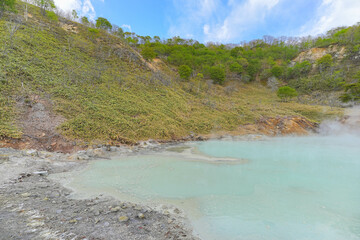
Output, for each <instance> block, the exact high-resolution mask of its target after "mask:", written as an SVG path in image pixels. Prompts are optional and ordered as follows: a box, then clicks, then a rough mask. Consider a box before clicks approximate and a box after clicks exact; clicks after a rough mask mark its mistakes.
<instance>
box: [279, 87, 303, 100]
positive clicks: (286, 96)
mask: <svg viewBox="0 0 360 240" xmlns="http://www.w3.org/2000/svg"><path fill="white" fill-rule="evenodd" d="M277 96H278V97H279V98H281V99H282V100H283V101H285V102H288V101H289V100H290V99H291V98H294V97H297V96H298V93H297V92H296V90H295V89H293V88H291V87H289V86H284V87H280V88H279V89H278V91H277Z"/></svg>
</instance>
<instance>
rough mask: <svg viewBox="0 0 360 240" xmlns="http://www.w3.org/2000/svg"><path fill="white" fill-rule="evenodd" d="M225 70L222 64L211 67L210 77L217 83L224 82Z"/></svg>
mask: <svg viewBox="0 0 360 240" xmlns="http://www.w3.org/2000/svg"><path fill="white" fill-rule="evenodd" d="M225 77H226V75H225V70H224V68H222V67H220V66H214V67H211V68H210V78H211V79H212V80H214V82H215V83H217V84H223V83H224V81H225Z"/></svg>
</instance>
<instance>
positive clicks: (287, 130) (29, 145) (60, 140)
mask: <svg viewBox="0 0 360 240" xmlns="http://www.w3.org/2000/svg"><path fill="white" fill-rule="evenodd" d="M30 122H31V121H30ZM27 124H28V125H30V126H31V127H33V126H32V124H31V123H30V124H29V123H27ZM318 126H319V124H317V123H314V122H312V121H309V120H307V119H306V118H304V117H299V116H289V117H277V118H263V119H260V120H258V121H256V122H255V123H253V124H247V125H241V126H239V127H238V128H237V129H236V130H234V131H229V132H224V131H219V132H215V133H211V134H199V135H198V134H195V133H191V134H190V135H188V136H186V137H181V138H174V139H172V140H157V142H159V143H171V142H181V141H203V140H208V139H211V138H217V137H221V136H224V135H232V136H235V135H248V134H262V135H267V136H282V135H307V134H309V133H314V132H316V130H317V128H318ZM36 133H37V135H36V134H33V135H30V134H24V135H23V137H22V138H21V139H3V140H0V147H7V148H14V149H36V150H45V151H50V152H62V153H71V152H75V151H79V150H83V149H87V148H89V147H90V148H96V147H103V146H105V147H110V146H121V145H124V144H123V143H119V142H109V143H107V144H103V143H101V142H98V143H96V142H94V143H84V142H82V141H70V140H67V139H66V138H65V137H63V136H61V135H60V134H59V133H56V131H55V128H54V127H52V130H47V131H44V130H42V131H41V130H40V131H38V132H36ZM141 144H144V141H140V142H137V143H133V144H130V143H128V144H125V145H141Z"/></svg>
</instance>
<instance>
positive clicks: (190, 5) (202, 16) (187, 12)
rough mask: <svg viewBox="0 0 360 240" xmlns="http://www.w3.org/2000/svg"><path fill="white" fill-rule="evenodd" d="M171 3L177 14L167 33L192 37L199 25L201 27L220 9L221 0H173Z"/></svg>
mask: <svg viewBox="0 0 360 240" xmlns="http://www.w3.org/2000/svg"><path fill="white" fill-rule="evenodd" d="M173 4H174V7H175V9H176V11H177V15H178V16H177V18H176V19H175V22H172V23H171V26H170V29H169V31H168V34H169V35H170V36H186V37H192V36H194V35H196V34H195V33H196V31H197V30H198V27H199V26H201V27H203V25H204V23H207V21H210V20H211V18H212V17H214V15H216V12H217V11H219V10H220V9H219V8H220V7H221V0H196V1H195V0H173Z"/></svg>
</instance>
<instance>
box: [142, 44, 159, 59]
mask: <svg viewBox="0 0 360 240" xmlns="http://www.w3.org/2000/svg"><path fill="white" fill-rule="evenodd" d="M141 55H142V56H143V57H144V58H145V59H146V60H152V59H154V58H156V56H157V54H156V52H155V51H154V49H152V48H151V47H144V48H143V50H142V51H141Z"/></svg>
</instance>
